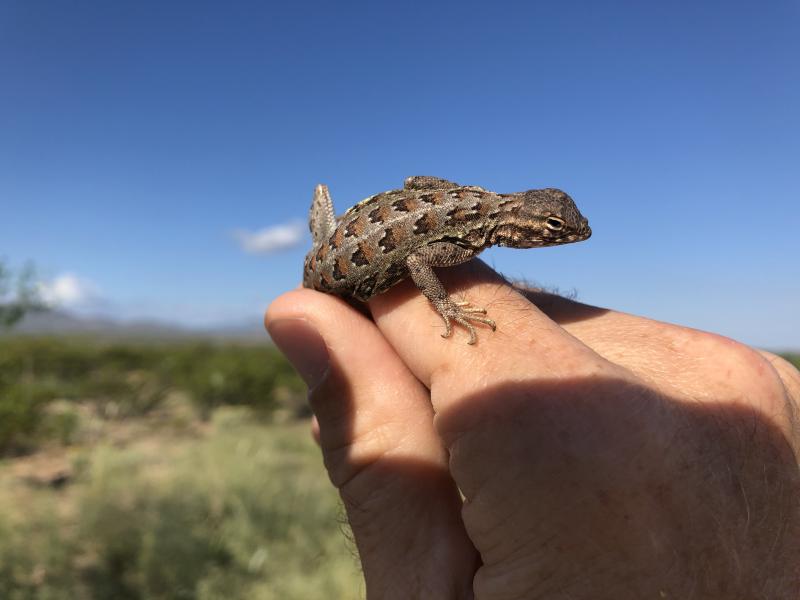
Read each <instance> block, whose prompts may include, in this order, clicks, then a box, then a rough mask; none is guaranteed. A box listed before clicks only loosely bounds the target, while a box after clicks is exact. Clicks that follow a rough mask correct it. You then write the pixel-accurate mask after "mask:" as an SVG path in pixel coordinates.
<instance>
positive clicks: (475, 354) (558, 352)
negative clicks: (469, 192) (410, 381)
mask: <svg viewBox="0 0 800 600" xmlns="http://www.w3.org/2000/svg"><path fill="white" fill-rule="evenodd" d="M436 274H437V276H439V277H440V279H441V280H442V283H443V284H444V286H445V288H446V289H447V291H448V292H449V293H450V295H451V296H452V297H453V299H455V300H461V299H464V300H468V301H469V302H470V304H471V305H473V306H478V307H482V308H485V309H486V310H487V313H488V316H489V317H490V318H491V319H493V320H494V321H495V322H496V323H497V330H496V331H494V332H493V331H491V330H490V329H489V328H488V327H480V326H476V329H478V343H477V344H475V345H474V346H472V345H468V344H467V343H466V342H467V339H468V335H467V333H466V332H465V331H464V329H463V328H461V327H459V326H455V327H454V331H453V334H452V335H451V337H449V338H446V339H443V338H442V337H441V334H442V333H443V332H444V322H443V320H442V318H441V317H440V316H439V314H438V313H437V312H436V311H435V310H434V309H433V307H432V306H431V304H430V303H429V302H428V300H427V299H426V298H425V297H424V296H423V295H422V294H421V293H420V292H419V290H417V288H416V287H415V286H414V284H413V283H412V282H411V281H410V280H409V281H405V282H403V283H402V284H400V285H399V286H396V288H393V289H392V290H390V291H389V292H387V293H385V294H382V295H379V296H376V297H374V298H372V299H371V300H370V301H369V307H370V310H371V311H372V314H373V317H374V319H375V322H376V323H377V324H378V327H379V328H380V329H381V332H382V333H383V335H384V336H385V337H386V338H387V339H388V340H389V342H390V343H391V344H392V346H394V348H395V350H396V351H397V353H398V354H399V355H400V356H401V357H402V359H403V361H404V362H405V363H406V364H407V365H408V366H409V368H410V369H411V371H412V372H413V373H414V374H415V375H416V377H417V378H418V379H419V380H420V381H422V382H423V383H424V384H425V385H426V386H427V387H428V388H431V387H432V385H434V384H435V383H436V384H443V385H446V386H447V389H448V390H449V391H452V392H454V394H450V395H454V396H457V395H458V392H470V391H474V390H475V389H476V388H477V389H479V388H480V387H485V386H487V385H491V384H493V383H497V382H500V381H503V382H505V381H509V379H512V380H521V379H530V378H531V377H536V376H547V377H549V378H553V377H555V378H557V377H562V376H567V375H569V376H574V375H587V374H591V373H593V372H598V370H600V369H608V368H611V367H612V365H611V364H610V363H607V362H606V361H605V360H604V359H602V358H601V357H600V356H599V355H597V354H596V353H595V352H594V351H592V350H591V349H590V348H589V347H587V346H585V345H584V344H583V343H582V342H580V341H579V340H578V339H576V338H575V337H573V336H571V335H570V334H569V333H567V332H566V331H565V330H563V329H562V328H561V327H559V326H558V325H557V324H556V323H555V322H554V321H552V320H551V319H550V318H549V317H547V315H545V314H544V313H543V312H542V311H540V310H539V309H538V308H537V307H536V306H535V305H534V304H533V303H531V302H530V301H529V300H528V299H526V298H525V297H524V296H523V295H522V294H520V293H519V292H518V291H517V290H515V289H514V288H513V287H512V286H511V285H509V284H508V283H507V282H506V281H505V280H504V279H503V278H502V277H501V276H500V275H498V274H497V273H496V272H495V271H493V270H492V269H490V268H489V267H488V266H487V265H486V264H485V263H483V262H482V261H479V260H473V261H470V262H469V263H466V264H463V265H459V266H457V267H449V268H446V269H438V270H437V271H436ZM435 408H436V407H435Z"/></svg>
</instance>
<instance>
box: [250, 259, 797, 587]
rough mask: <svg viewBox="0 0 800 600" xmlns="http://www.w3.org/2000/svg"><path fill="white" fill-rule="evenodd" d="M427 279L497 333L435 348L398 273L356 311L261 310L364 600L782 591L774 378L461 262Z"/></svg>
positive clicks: (787, 489) (787, 581)
mask: <svg viewBox="0 0 800 600" xmlns="http://www.w3.org/2000/svg"><path fill="white" fill-rule="evenodd" d="M439 273H440V275H441V277H442V279H443V281H444V283H445V285H446V287H447V289H448V290H449V291H450V292H451V293H452V294H454V295H455V296H456V297H458V296H459V295H463V297H465V298H468V299H469V300H470V301H471V302H472V304H473V305H477V306H483V307H485V308H487V309H488V312H489V315H490V316H491V317H492V318H493V319H495V321H496V322H497V327H498V330H497V331H496V332H494V333H493V332H491V331H490V330H488V329H486V328H483V327H480V326H478V329H479V332H478V333H479V337H478V343H477V344H476V345H475V346H468V345H467V344H466V340H467V334H466V332H465V331H464V329H463V328H461V327H455V328H454V332H453V336H452V337H451V338H449V339H442V338H441V337H439V334H440V333H442V332H443V331H444V327H443V324H442V322H441V319H440V317H439V316H438V315H437V314H436V313H435V312H434V311H433V310H432V309H431V307H430V306H429V305H428V303H427V301H426V300H425V298H424V297H422V295H421V294H419V292H417V291H416V289H415V288H413V286H412V285H411V284H409V283H408V282H406V283H403V284H401V285H400V286H397V287H396V288H394V289H392V290H390V291H389V292H387V293H385V294H383V295H381V296H378V297H376V298H374V299H372V300H370V302H369V304H368V309H369V313H370V315H371V317H372V318H371V319H370V318H369V316H366V315H365V314H363V313H361V312H359V311H358V310H356V309H354V308H353V307H352V306H350V305H349V304H347V303H345V302H344V301H342V300H340V299H338V298H335V297H333V296H329V295H326V294H321V293H318V292H314V291H311V290H305V289H299V290H295V291H292V292H289V293H287V294H285V295H283V296H281V297H280V298H278V299H277V300H276V301H275V302H274V303H273V304H272V305H271V306H270V307H269V309H268V311H267V315H266V318H265V321H266V325H267V328H268V330H269V332H270V334H271V335H272V337H273V340H274V341H275V342H276V344H277V345H278V346H279V347H280V348H281V349H282V350H283V351H284V352H285V353H286V354H287V356H288V357H289V358H290V360H291V361H292V362H293V364H294V365H295V367H296V368H297V369H298V371H299V372H300V373H301V375H302V376H303V377H304V379H305V380H306V382H307V383H308V384H309V389H310V391H309V399H310V402H311V406H312V408H313V410H314V413H315V416H316V421H315V424H317V425H316V427H318V429H316V431H315V435H316V436H317V439H318V442H319V444H320V446H321V448H322V452H323V457H324V461H325V465H326V467H327V469H328V473H329V475H330V478H331V481H332V482H333V484H334V485H335V486H336V487H337V488H338V489H339V491H340V494H341V497H342V500H343V502H344V505H345V508H346V510H347V514H348V518H349V522H350V525H351V527H352V531H353V535H354V538H355V541H356V545H357V547H358V551H359V556H360V560H361V563H362V566H363V571H364V577H365V581H366V590H367V598H369V599H385V598H386V599H388V598H403V599H408V598H431V599H440V598H441V599H447V598H458V599H463V598H479V599H492V600H494V599H512V598H513V599H519V598H525V599H529V598H531V599H532V598H542V599H547V600H566V599H570V600H580V599H590V598H591V599H592V600H598V599H606V598H608V599H614V600H624V599H628V598H630V599H636V600H639V599H643V598H654V599H663V598H675V599H681V600H683V599H689V598H692V599H700V598H703V599H705V598H715V599H716V598H719V599H725V600H732V599H739V598H741V599H781V600H783V599H789V598H792V599H794V598H800V468H799V467H798V457H800V439H799V438H800V430H799V429H798V425H797V421H796V416H795V414H796V411H797V408H798V406H797V403H798V398H800V374H798V372H797V371H796V370H795V369H794V368H793V367H792V366H791V365H789V364H788V363H787V362H785V361H783V360H782V359H780V358H778V357H776V356H773V355H770V354H768V353H765V352H758V351H756V350H753V349H751V348H748V347H747V346H743V345H741V344H739V343H737V342H734V341H732V340H729V339H726V338H723V337H720V336H717V335H713V334H710V333H704V332H701V331H696V330H693V329H688V328H685V327H680V326H676V325H669V324H665V323H660V322H656V321H652V320H649V319H645V318H641V317H636V316H631V315H627V314H624V313H620V312H615V311H612V310H605V309H599V308H594V307H590V306H586V305H583V304H579V303H577V302H573V301H570V300H567V299H564V298H560V297H557V296H552V295H548V294H544V293H537V292H524V293H521V292H519V291H517V290H515V289H513V288H512V287H511V286H509V285H508V284H507V283H505V282H504V281H503V280H502V279H501V278H499V277H498V276H497V275H496V274H495V273H494V272H493V271H491V270H490V269H489V268H488V267H486V266H485V265H484V264H483V263H480V262H479V261H472V262H470V263H468V264H466V265H462V266H460V267H455V268H449V269H442V270H440V271H439ZM526 296H527V297H526ZM537 307H538V308H537ZM373 319H374V321H373ZM459 490H460V493H459ZM460 494H463V501H462V496H461V495H460Z"/></svg>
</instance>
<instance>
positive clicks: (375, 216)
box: [368, 206, 392, 223]
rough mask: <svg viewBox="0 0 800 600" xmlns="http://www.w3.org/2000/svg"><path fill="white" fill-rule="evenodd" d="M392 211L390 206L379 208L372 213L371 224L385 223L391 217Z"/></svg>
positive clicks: (370, 215) (370, 216)
mask: <svg viewBox="0 0 800 600" xmlns="http://www.w3.org/2000/svg"><path fill="white" fill-rule="evenodd" d="M391 213H392V210H391V209H390V208H389V207H388V206H379V207H378V208H375V209H373V210H371V211H370V213H369V215H368V217H369V221H370V223H384V222H386V221H387V220H389V218H390V217H391Z"/></svg>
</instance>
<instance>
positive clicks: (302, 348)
mask: <svg viewBox="0 0 800 600" xmlns="http://www.w3.org/2000/svg"><path fill="white" fill-rule="evenodd" d="M267 331H268V332H269V335H270V337H271V338H272V341H273V342H275V345H276V346H277V347H278V349H279V350H280V351H281V352H283V353H284V354H285V355H286V358H288V359H289V362H290V363H292V366H293V367H294V368H295V370H296V371H297V372H298V373H299V374H300V377H302V378H303V381H305V382H306V385H307V386H308V389H313V388H315V387H316V386H317V385H319V383H320V382H321V381H322V380H323V378H324V377H325V375H326V374H327V372H328V366H329V365H330V357H329V355H328V348H327V346H325V340H323V339H322V336H321V335H320V334H319V333H318V332H317V330H316V329H315V328H314V327H313V326H312V325H311V323H309V322H308V321H306V320H305V319H279V320H277V321H272V322H271V323H270V324H269V325H267Z"/></svg>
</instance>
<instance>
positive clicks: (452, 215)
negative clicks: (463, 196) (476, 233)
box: [447, 208, 481, 225]
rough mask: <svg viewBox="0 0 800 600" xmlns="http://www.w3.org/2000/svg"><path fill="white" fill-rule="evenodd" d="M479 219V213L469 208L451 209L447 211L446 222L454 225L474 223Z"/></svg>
mask: <svg viewBox="0 0 800 600" xmlns="http://www.w3.org/2000/svg"><path fill="white" fill-rule="evenodd" d="M480 217H481V215H480V213H478V212H477V211H475V210H472V209H471V208H453V209H451V210H449V211H447V221H448V222H449V223H453V224H456V225H457V224H460V223H469V222H470V221H476V220H477V219H480Z"/></svg>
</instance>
